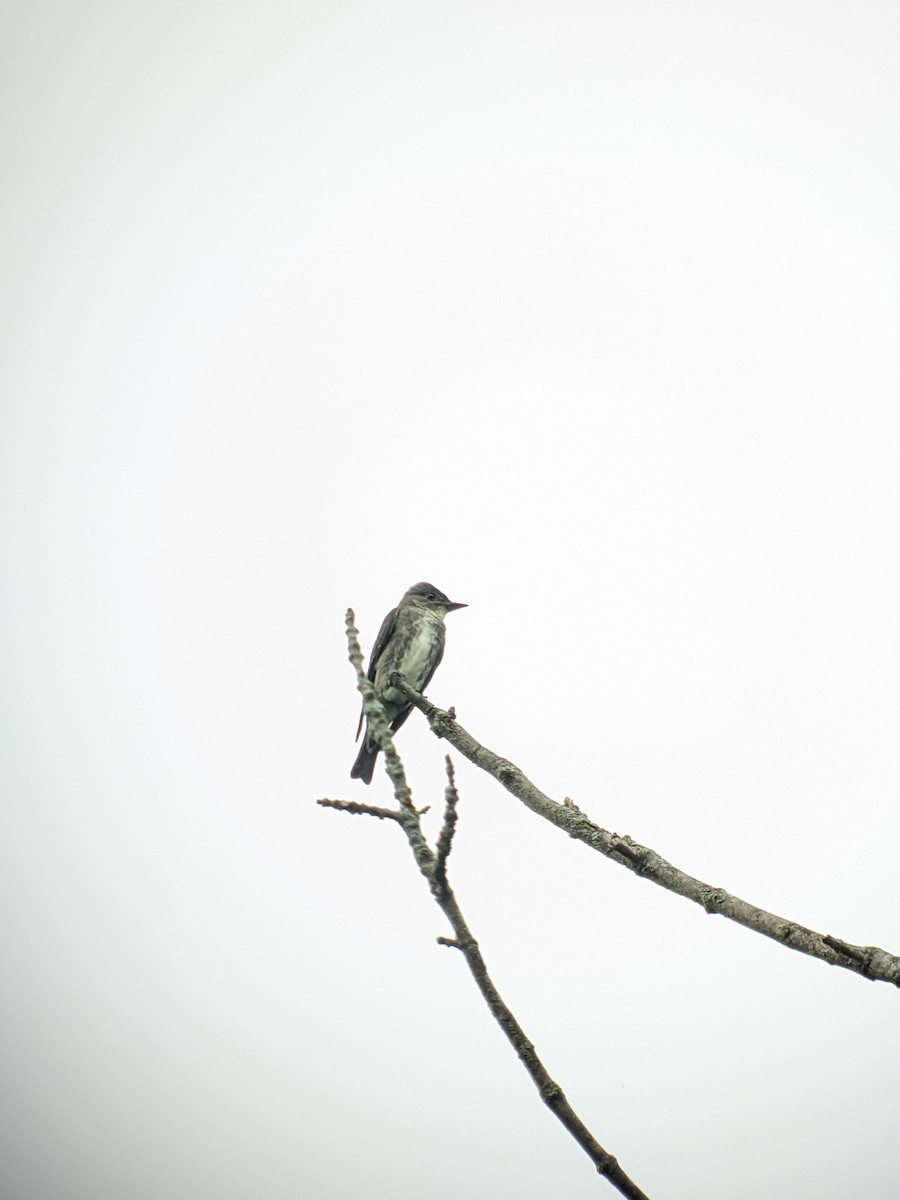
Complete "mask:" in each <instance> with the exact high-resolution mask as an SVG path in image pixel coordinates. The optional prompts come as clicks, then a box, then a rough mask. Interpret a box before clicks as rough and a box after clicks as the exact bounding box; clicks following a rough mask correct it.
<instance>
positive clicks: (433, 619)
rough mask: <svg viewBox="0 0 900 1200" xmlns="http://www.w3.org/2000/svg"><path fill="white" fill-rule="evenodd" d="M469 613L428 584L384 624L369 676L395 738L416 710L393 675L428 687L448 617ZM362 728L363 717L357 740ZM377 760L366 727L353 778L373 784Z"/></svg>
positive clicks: (409, 596) (414, 590)
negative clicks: (393, 682)
mask: <svg viewBox="0 0 900 1200" xmlns="http://www.w3.org/2000/svg"><path fill="white" fill-rule="evenodd" d="M465 607H466V605H465V604H454V603H453V601H452V600H448V599H447V597H446V596H445V595H444V593H443V592H441V591H438V589H437V588H436V587H434V586H433V585H432V584H430V583H415V584H413V586H412V587H411V588H410V589H409V591H408V592H407V593H406V595H405V596H404V597H403V599H402V600H401V601H400V603H399V604H398V605H397V607H396V608H392V609H391V611H390V612H389V613H388V615H387V616H386V617H385V618H384V620H383V621H382V623H381V628H380V629H379V631H378V637H377V638H376V639H375V645H374V646H373V647H372V657H371V659H370V661H369V672H368V674H369V679H370V680H371V681H372V683H373V685H374V687H375V694H376V696H377V697H378V699H379V700H380V701H381V703H382V704H383V705H384V711H385V715H386V717H387V719H388V721H389V722H390V726H391V729H392V730H393V731H394V733H396V732H397V730H398V729H399V728H400V726H401V725H402V724H403V722H404V721H405V720H406V718H407V717H408V716H409V714H410V711H411V709H412V705H411V704H410V702H409V700H407V698H406V696H404V694H403V693H402V692H400V691H398V690H397V689H396V688H392V687H390V686H389V683H388V681H389V680H390V677H391V675H393V674H394V672H395V671H397V672H399V673H400V674H401V675H402V676H403V677H404V679H405V680H406V682H407V683H408V684H409V686H410V687H411V688H413V689H414V690H415V691H417V692H421V691H422V690H423V689H424V688H426V687H428V684H429V683H430V681H431V677H432V675H433V674H434V673H435V671H436V670H437V667H438V663H439V662H440V661H441V659H442V658H443V657H444V617H446V615H447V613H448V612H453V610H454V609H456V608H465ZM362 725H363V714H360V718H359V728H358V729H357V731H356V736H357V738H358V737H359V734H360V730H361V729H362ZM377 757H378V743H377V742H376V741H375V739H374V738H373V737H372V736H371V735H370V733H369V725H368V722H367V723H366V736H365V737H364V738H363V744H362V746H361V747H360V751H359V754H358V756H357V759H356V762H355V763H354V764H353V770H352V771H351V772H350V778H351V779H361V780H362V781H363V783H371V782H372V773H373V772H374V770H375V759H376V758H377Z"/></svg>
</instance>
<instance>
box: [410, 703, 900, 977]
mask: <svg viewBox="0 0 900 1200" xmlns="http://www.w3.org/2000/svg"><path fill="white" fill-rule="evenodd" d="M398 686H400V687H401V688H402V690H403V691H404V692H405V693H406V695H407V696H408V697H409V699H410V700H411V701H412V703H413V704H414V705H415V706H416V708H418V709H420V710H421V711H422V712H423V713H424V714H425V716H426V718H427V719H428V724H429V725H430V726H431V729H432V731H433V732H434V733H435V734H436V735H437V736H438V737H439V738H446V740H447V741H448V742H449V743H450V744H451V746H454V747H455V748H456V749H457V750H458V751H459V752H460V754H463V755H465V757H466V758H468V759H469V760H470V762H473V763H474V764H475V765H476V766H477V767H480V768H481V769H482V770H483V771H486V772H487V773H488V774H489V775H491V776H493V778H494V779H496V780H497V782H498V783H500V784H502V785H503V787H505V788H506V790H507V791H508V792H511V793H512V795H513V796H515V797H516V798H517V799H519V800H521V801H522V803H523V804H524V805H525V806H526V807H527V808H530V809H531V811H532V812H534V813H537V814H538V816H540V817H543V818H544V819H545V820H547V821H549V822H550V823H551V824H553V825H556V826H557V827H558V828H559V829H562V830H563V831H564V832H565V833H567V834H568V835H569V837H572V838H577V839H578V840H579V841H581V842H584V843H585V845H587V846H590V847H591V849H592V850H596V851H598V852H599V853H600V854H604V855H605V856H606V857H607V858H609V859H611V860H612V861H613V862H617V863H619V864H620V866H624V867H627V868H628V869H629V870H630V871H633V872H634V874H635V875H638V876H640V877H641V878H642V879H649V880H651V881H652V882H653V883H657V884H659V886H660V887H664V888H666V889H667V890H668V891H670V892H675V893H676V895H679V896H684V898H685V899H686V900H692V901H693V902H694V903H695V904H699V905H700V906H701V908H703V909H704V910H705V911H706V912H708V913H710V914H716V913H718V914H719V915H720V916H723V917H727V918H728V919H729V920H730V921H734V922H736V923H737V924H738V925H743V926H745V927H746V928H747V929H752V930H754V931H755V932H756V933H761V934H763V935H764V936H765V937H768V938H772V939H773V940H774V941H776V942H780V943H781V944H782V945H783V946H787V947H789V948H790V949H791V950H799V951H800V952H801V953H802V954H809V955H811V956H812V957H813V958H818V959H821V960H822V962H826V963H828V964H829V965H831V966H835V967H845V968H846V969H847V970H848V971H854V972H856V974H857V975H862V976H863V978H864V979H873V980H881V981H883V982H884V983H892V984H893V985H894V986H895V987H900V956H898V955H896V954H890V953H889V952H888V951H887V950H882V949H881V948H880V947H879V946H854V945H851V944H850V943H848V942H845V941H842V940H841V939H839V938H836V937H832V936H831V935H826V934H822V933H816V931H815V930H813V929H807V928H806V926H804V925H799V924H798V923H797V922H796V921H789V920H788V919H787V918H786V917H779V916H776V915H775V914H774V913H770V912H766V911H765V909H762V908H757V907H756V906H755V905H753V904H749V903H748V902H747V901H746V900H741V899H740V897H738V896H732V895H731V894H730V893H729V892H726V891H725V889H724V888H718V887H713V886H712V885H710V884H708V883H704V882H703V881H702V880H701V879H696V878H694V876H693V875H688V874H687V873H686V872H684V871H680V870H679V869H678V868H677V867H675V866H673V865H672V863H670V862H667V861H666V859H664V858H662V857H661V856H660V855H659V854H657V853H656V852H655V851H654V850H651V849H650V848H649V847H647V846H642V845H640V843H639V842H635V841H632V839H631V838H630V837H627V836H619V834H616V833H610V832H609V831H608V830H606V829H601V827H600V826H599V825H596V824H594V822H593V821H591V820H590V819H589V818H588V817H586V816H585V815H584V813H582V812H581V811H580V809H578V808H577V807H576V806H575V805H574V804H572V803H571V801H570V802H569V803H568V804H566V803H563V804H559V803H557V801H555V800H551V798H550V797H549V796H547V795H545V794H544V793H543V792H542V791H541V790H540V789H539V788H537V787H535V785H534V784H533V783H532V782H531V780H530V779H528V778H527V777H526V776H525V774H524V773H523V772H522V771H521V770H520V769H519V768H518V767H517V766H516V765H515V764H514V763H511V762H510V761H509V760H508V759H505V758H501V757H500V755H498V754H495V753H494V752H493V751H492V750H488V749H487V747H486V746H482V745H481V744H480V743H479V742H477V741H476V740H475V738H473V737H472V735H471V734H470V733H468V732H467V731H466V730H465V729H463V727H462V726H461V725H460V724H459V723H458V722H457V720H456V714H455V712H454V711H453V710H452V709H451V710H450V711H449V712H448V711H445V710H444V709H441V708H437V707H435V705H433V704H432V703H431V701H430V700H428V699H426V698H425V696H422V695H420V693H419V692H416V691H414V690H413V689H412V688H411V687H409V686H408V684H406V682H405V681H404V680H400V682H399V684H398Z"/></svg>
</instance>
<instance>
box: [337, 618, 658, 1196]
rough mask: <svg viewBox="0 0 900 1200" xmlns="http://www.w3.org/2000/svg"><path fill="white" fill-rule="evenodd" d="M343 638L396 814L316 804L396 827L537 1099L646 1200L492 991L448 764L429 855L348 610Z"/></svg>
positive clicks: (616, 1181) (601, 1167)
mask: <svg viewBox="0 0 900 1200" xmlns="http://www.w3.org/2000/svg"><path fill="white" fill-rule="evenodd" d="M347 639H348V643H349V646H350V661H351V662H352V663H353V665H354V667H355V668H356V673H357V684H358V687H359V690H360V692H361V693H362V696H363V704H364V705H365V711H366V716H367V717H368V718H369V722H370V726H371V727H373V728H374V729H375V730H376V737H377V738H378V742H379V745H380V746H381V749H382V750H383V751H384V756H385V761H386V763H387V766H388V774H389V775H390V777H391V782H392V783H393V785H394V795H395V797H396V798H397V801H398V804H399V807H398V808H397V809H396V810H394V809H388V808H377V807H375V806H374V805H369V804H358V803H356V802H354V801H350V800H327V799H322V800H319V801H318V803H319V804H321V805H322V806H323V807H325V808H336V809H339V810H340V811H342V812H349V813H359V814H363V815H367V816H372V817H378V818H379V819H380V820H384V819H385V818H388V819H390V820H392V821H396V822H397V824H399V825H400V826H401V828H402V829H403V832H404V833H405V834H406V838H407V841H408V842H409V845H410V849H411V850H412V852H413V855H414V857H415V860H416V863H417V865H418V867H419V870H420V871H421V873H422V875H423V876H424V878H425V880H426V882H427V883H428V886H429V888H430V889H431V894H432V896H434V899H435V901H436V902H437V904H438V906H439V907H440V909H441V911H442V912H443V913H444V915H445V916H446V917H447V920H448V921H449V922H450V926H451V928H452V929H453V935H454V936H453V937H452V938H447V937H439V938H438V939H437V940H438V942H439V943H440V944H441V945H443V946H450V947H453V948H454V949H456V950H459V951H460V953H461V954H462V955H463V956H464V957H465V960H466V963H467V965H468V967H469V970H470V971H471V973H472V976H473V978H474V980H475V983H476V986H477V987H478V990H479V991H480V992H481V994H482V996H483V997H484V999H485V1002H486V1003H487V1006H488V1008H489V1009H490V1011H491V1013H492V1014H493V1016H494V1019H495V1020H496V1021H497V1023H498V1024H499V1026H500V1028H501V1029H502V1030H503V1032H504V1034H505V1035H506V1037H507V1039H508V1040H509V1042H510V1043H511V1045H512V1047H513V1049H514V1050H515V1051H516V1054H517V1055H518V1056H519V1058H520V1059H521V1061H522V1064H523V1065H524V1067H525V1069H526V1071H527V1072H528V1074H529V1075H530V1076H531V1078H532V1080H533V1082H534V1085H535V1087H536V1088H537V1089H538V1092H539V1094H540V1097H541V1099H542V1100H543V1101H544V1103H545V1104H546V1105H547V1107H548V1108H549V1109H550V1110H551V1111H552V1112H554V1113H555V1114H556V1116H557V1117H558V1119H559V1120H560V1121H561V1122H562V1124H563V1125H564V1126H565V1128H566V1129H567V1130H568V1131H569V1133H570V1134H571V1135H572V1137H573V1138H574V1139H575V1141H576V1142H577V1143H578V1145H579V1146H581V1148H582V1149H583V1150H584V1151H585V1153H586V1154H587V1155H588V1156H589V1157H590V1159H591V1161H592V1162H593V1164H594V1166H595V1167H596V1169H597V1171H598V1173H599V1174H601V1175H603V1176H604V1177H605V1178H606V1179H608V1180H609V1182H610V1183H611V1184H612V1185H613V1187H615V1188H617V1189H618V1191H619V1192H621V1194H622V1195H623V1196H626V1197H628V1200H647V1196H646V1195H645V1193H644V1192H642V1191H641V1189H640V1188H639V1187H638V1186H637V1184H636V1183H634V1181H633V1180H632V1179H630V1178H629V1177H628V1175H626V1174H625V1172H624V1171H623V1170H622V1168H621V1167H620V1166H619V1164H618V1161H617V1160H616V1159H615V1158H614V1157H613V1155H611V1154H609V1153H608V1152H607V1151H606V1150H604V1148H603V1147H602V1146H601V1145H600V1143H599V1142H598V1141H597V1139H596V1138H595V1137H594V1135H593V1134H592V1133H591V1131H590V1130H589V1129H588V1128H587V1126H586V1125H585V1124H584V1123H583V1122H582V1120H581V1119H580V1117H579V1116H578V1115H577V1113H576V1112H575V1110H574V1109H573V1108H572V1106H571V1105H570V1104H569V1102H568V1100H567V1099H566V1097H565V1094H564V1093H563V1090H562V1088H561V1087H560V1086H559V1084H558V1083H556V1082H555V1081H554V1080H553V1079H552V1078H551V1077H550V1075H549V1073H548V1072H547V1069H546V1067H545V1066H544V1064H543V1063H542V1062H541V1060H540V1059H539V1058H538V1056H537V1054H536V1052H535V1049H534V1045H533V1043H532V1042H531V1041H529V1039H528V1038H527V1037H526V1036H525V1031H524V1030H523V1029H522V1027H521V1025H520V1024H519V1023H518V1021H517V1020H516V1018H515V1017H514V1016H513V1014H512V1012H511V1010H510V1009H509V1008H508V1007H507V1005H506V1004H505V1002H504V1001H503V999H502V998H501V996H500V993H499V992H498V991H497V988H496V987H495V986H494V983H493V980H492V979H491V978H490V976H489V975H488V971H487V966H486V964H485V961H484V959H483V958H482V956H481V951H480V950H479V948H478V943H477V942H476V941H475V938H474V937H473V936H472V933H471V931H470V930H469V927H468V925H467V924H466V921H465V919H464V918H463V915H462V911H461V910H460V907H459V904H458V903H457V900H456V896H455V895H454V893H453V889H452V888H451V887H450V884H449V883H448V881H447V857H448V855H449V853H450V847H451V845H452V841H453V833H454V829H455V827H456V806H457V802H458V796H457V792H456V784H455V781H454V773H453V764H452V763H451V761H450V759H449V757H448V759H447V787H446V790H445V809H444V822H443V825H442V828H441V832H440V835H439V837H438V842H437V851H436V852H435V851H434V850H432V849H431V847H430V846H429V845H428V842H427V840H426V838H425V834H424V833H423V831H422V825H421V820H420V816H421V814H420V813H418V812H417V811H416V809H415V808H414V807H413V804H412V797H411V793H410V789H409V786H408V784H407V782H406V775H405V772H404V769H403V764H402V762H401V761H400V758H399V757H398V755H397V753H396V751H395V750H394V746H393V740H392V736H391V731H390V728H389V727H388V724H387V721H386V720H385V719H384V713H383V711H379V710H380V709H381V705H380V704H379V703H378V701H377V698H376V697H375V694H374V691H373V690H372V687H371V684H370V683H369V681H368V680H367V679H366V678H365V676H364V675H363V672H362V654H361V653H360V651H359V640H358V635H357V632H356V629H355V628H354V626H353V613H352V611H351V610H348V612H347ZM373 718H374V719H373Z"/></svg>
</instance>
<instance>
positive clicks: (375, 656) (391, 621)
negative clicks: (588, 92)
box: [355, 608, 397, 742]
mask: <svg viewBox="0 0 900 1200" xmlns="http://www.w3.org/2000/svg"><path fill="white" fill-rule="evenodd" d="M396 620H397V610H396V608H392V609H391V611H390V612H389V613H388V615H387V616H386V617H385V618H384V620H383V621H382V622H381V628H380V629H379V630H378V636H377V637H376V639H375V645H374V646H373V647H372V656H371V658H370V659H369V669H368V671H367V672H366V674H367V676H368V678H369V680H370V682H371V683H374V682H375V668H376V667H377V666H378V660H379V658H381V656H382V654H383V653H384V648H385V646H386V645H387V644H388V639H389V638H390V636H391V634H392V633H393V632H394V625H395V623H396ZM364 720H365V707H363V709H362V711H361V712H360V714H359V724H358V725H357V727H356V739H355V740H356V741H357V742H358V741H359V735H360V734H361V733H362V727H363V721H364Z"/></svg>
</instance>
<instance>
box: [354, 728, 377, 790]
mask: <svg viewBox="0 0 900 1200" xmlns="http://www.w3.org/2000/svg"><path fill="white" fill-rule="evenodd" d="M377 757H378V747H377V746H371V747H370V746H369V739H368V738H364V739H363V744H362V745H361V746H360V748H359V754H357V756H356V762H355V763H354V764H353V769H352V770H351V772H350V778H351V779H361V780H362V781H363V783H371V782H372V776H373V775H374V774H375V759H376V758H377Z"/></svg>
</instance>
